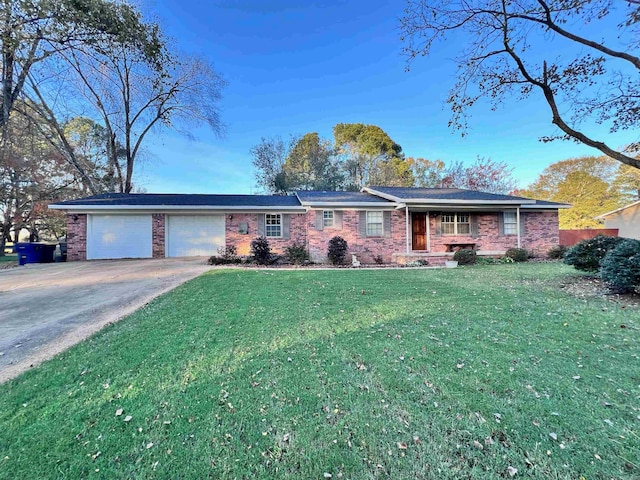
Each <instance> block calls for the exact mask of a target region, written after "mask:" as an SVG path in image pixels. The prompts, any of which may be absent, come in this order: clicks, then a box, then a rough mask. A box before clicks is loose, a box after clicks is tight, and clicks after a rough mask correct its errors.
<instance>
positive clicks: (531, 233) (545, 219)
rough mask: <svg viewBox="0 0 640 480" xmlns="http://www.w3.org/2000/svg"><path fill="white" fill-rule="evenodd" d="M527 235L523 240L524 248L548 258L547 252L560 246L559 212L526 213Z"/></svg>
mask: <svg viewBox="0 0 640 480" xmlns="http://www.w3.org/2000/svg"><path fill="white" fill-rule="evenodd" d="M525 215H526V216H525V220H526V225H525V228H526V234H525V236H524V238H523V239H522V248H526V249H527V250H529V251H532V252H533V253H534V254H535V255H536V256H546V255H547V252H548V251H549V250H550V249H551V248H552V247H556V246H558V245H559V244H560V227H559V223H558V211H557V210H556V211H551V212H526V214H525Z"/></svg>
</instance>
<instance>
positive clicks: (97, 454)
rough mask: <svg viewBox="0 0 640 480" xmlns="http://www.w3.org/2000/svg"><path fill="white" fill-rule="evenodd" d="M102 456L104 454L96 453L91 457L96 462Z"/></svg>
mask: <svg viewBox="0 0 640 480" xmlns="http://www.w3.org/2000/svg"><path fill="white" fill-rule="evenodd" d="M101 454H102V452H96V453H94V454H93V455H91V458H93V459H94V460H95V459H96V458H98V457H99V456H100V455H101Z"/></svg>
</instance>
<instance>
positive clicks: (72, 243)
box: [67, 213, 87, 261]
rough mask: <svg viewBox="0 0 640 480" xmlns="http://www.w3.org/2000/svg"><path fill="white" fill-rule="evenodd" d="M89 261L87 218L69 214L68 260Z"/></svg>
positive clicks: (81, 215)
mask: <svg viewBox="0 0 640 480" xmlns="http://www.w3.org/2000/svg"><path fill="white" fill-rule="evenodd" d="M86 259H87V216H86V215H85V214H77V213H68V214H67V260H68V261H74V260H86Z"/></svg>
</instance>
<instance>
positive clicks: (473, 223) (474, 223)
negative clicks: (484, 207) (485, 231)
mask: <svg viewBox="0 0 640 480" xmlns="http://www.w3.org/2000/svg"><path fill="white" fill-rule="evenodd" d="M469 222H470V223H469V228H470V229H471V236H472V237H473V238H478V215H470V216H469Z"/></svg>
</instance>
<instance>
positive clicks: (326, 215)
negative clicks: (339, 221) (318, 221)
mask: <svg viewBox="0 0 640 480" xmlns="http://www.w3.org/2000/svg"><path fill="white" fill-rule="evenodd" d="M322 226H323V227H324V228H331V227H333V210H324V211H323V212H322Z"/></svg>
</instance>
